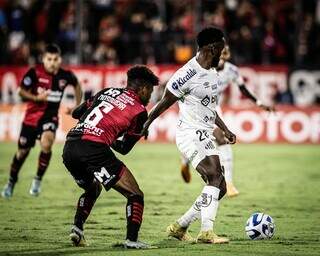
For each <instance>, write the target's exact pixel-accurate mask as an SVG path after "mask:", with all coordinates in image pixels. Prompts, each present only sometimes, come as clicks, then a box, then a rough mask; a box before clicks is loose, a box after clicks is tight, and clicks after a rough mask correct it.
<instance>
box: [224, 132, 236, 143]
mask: <svg viewBox="0 0 320 256" xmlns="http://www.w3.org/2000/svg"><path fill="white" fill-rule="evenodd" d="M224 136H225V137H226V139H227V141H228V143H229V144H234V143H236V140H237V137H236V135H235V134H234V133H232V132H231V131H229V130H227V131H225V132H224Z"/></svg>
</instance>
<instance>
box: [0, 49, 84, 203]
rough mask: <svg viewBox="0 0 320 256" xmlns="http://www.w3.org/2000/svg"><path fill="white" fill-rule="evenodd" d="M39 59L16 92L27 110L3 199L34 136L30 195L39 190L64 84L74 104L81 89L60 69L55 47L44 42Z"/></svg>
mask: <svg viewBox="0 0 320 256" xmlns="http://www.w3.org/2000/svg"><path fill="white" fill-rule="evenodd" d="M42 61H43V64H42V65H39V66H37V67H35V68H31V69H29V71H28V72H27V73H26V74H25V75H24V77H23V79H22V82H21V85H20V89H19V95H20V96H21V97H22V98H23V99H24V100H26V101H27V109H26V112H25V117H24V120H23V123H22V128H21V133H20V137H19V141H18V150H17V152H16V153H15V155H14V158H13V160H12V163H11V168H10V177H9V181H8V183H7V184H6V186H5V187H4V189H3V191H2V193H1V195H2V196H3V197H5V198H9V197H11V196H12V194H13V189H14V186H15V184H16V182H17V180H18V173H19V171H20V169H21V167H22V165H23V163H24V161H25V159H26V158H27V156H28V154H29V152H30V149H31V148H32V147H34V145H35V142H36V139H40V147H41V151H40V155H39V162H38V171H37V174H36V176H35V178H34V179H33V181H32V184H31V188H30V194H31V195H34V196H37V195H38V194H39V193H40V185H41V179H42V177H43V175H44V173H45V171H46V169H47V168H48V165H49V161H50V158H51V148H52V144H53V142H54V139H55V132H56V130H57V128H58V110H59V106H60V102H61V99H62V96H63V92H64V89H65V88H66V86H68V85H71V86H73V87H74V88H75V96H76V103H77V105H78V104H79V103H80V102H81V96H82V91H81V88H80V85H79V83H78V80H77V78H76V77H75V75H74V74H73V73H72V72H71V71H68V70H64V69H62V68H60V66H61V61H62V59H61V54H60V49H59V47H58V46H56V45H54V44H50V45H47V46H46V48H45V52H44V54H43V57H42ZM69 112H70V113H71V111H69Z"/></svg>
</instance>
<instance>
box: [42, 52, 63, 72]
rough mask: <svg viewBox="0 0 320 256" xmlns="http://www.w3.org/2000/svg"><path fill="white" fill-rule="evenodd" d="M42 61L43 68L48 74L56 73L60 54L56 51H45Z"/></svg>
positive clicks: (59, 63)
mask: <svg viewBox="0 0 320 256" xmlns="http://www.w3.org/2000/svg"><path fill="white" fill-rule="evenodd" d="M42 61H43V65H44V68H45V70H46V71H47V72H48V73H50V74H56V73H57V72H58V70H59V68H60V66H61V56H60V55H59V54H57V53H49V52H47V53H45V54H44V55H43V58H42Z"/></svg>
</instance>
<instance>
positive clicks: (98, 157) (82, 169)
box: [62, 140, 125, 190]
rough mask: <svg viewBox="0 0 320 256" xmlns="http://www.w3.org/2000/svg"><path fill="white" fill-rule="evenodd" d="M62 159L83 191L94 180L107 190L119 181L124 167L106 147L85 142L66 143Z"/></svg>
mask: <svg viewBox="0 0 320 256" xmlns="http://www.w3.org/2000/svg"><path fill="white" fill-rule="evenodd" d="M62 158H63V163H64V165H65V166H66V168H67V169H68V171H69V172H70V173H71V175H72V176H73V178H74V179H75V181H76V182H77V184H78V185H79V187H81V188H83V189H86V188H87V187H89V186H90V185H91V184H92V182H93V179H94V178H95V179H96V180H98V181H99V182H100V183H101V184H102V185H103V186H104V188H105V189H106V190H109V189H110V188H111V187H112V186H113V185H114V184H116V183H117V182H118V181H119V179H120V178H121V175H122V172H123V170H124V167H125V165H124V164H123V163H122V162H121V161H120V160H119V159H118V158H117V157H116V156H115V154H114V153H113V152H112V150H111V149H110V148H109V147H108V146H107V145H105V144H102V143H97V142H93V141H87V140H74V141H66V143H65V145H64V148H63V155H62Z"/></svg>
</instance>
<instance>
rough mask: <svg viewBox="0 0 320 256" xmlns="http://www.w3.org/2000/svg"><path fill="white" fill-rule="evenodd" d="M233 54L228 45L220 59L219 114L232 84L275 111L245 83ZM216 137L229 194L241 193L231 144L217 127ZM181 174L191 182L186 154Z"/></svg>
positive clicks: (231, 195) (215, 130)
mask: <svg viewBox="0 0 320 256" xmlns="http://www.w3.org/2000/svg"><path fill="white" fill-rule="evenodd" d="M230 57H231V54H230V50H229V47H228V46H227V45H226V46H225V48H224V49H223V51H222V53H221V57H220V61H219V65H218V67H217V71H218V73H219V77H220V80H221V86H219V88H218V91H219V96H218V106H217V108H216V111H217V112H218V114H219V116H220V117H221V118H222V111H221V107H220V106H221V103H222V99H221V98H222V93H223V92H224V91H225V90H226V89H227V88H228V86H230V85H234V86H238V88H239V90H240V91H241V93H242V94H243V95H244V96H246V97H247V98H249V99H250V100H251V101H252V102H254V103H255V104H256V105H257V106H259V107H260V108H262V109H263V110H266V111H273V110H274V108H273V107H271V106H267V105H264V104H262V103H261V101H260V100H258V99H257V98H256V97H255V96H254V95H252V93H250V91H249V90H248V89H247V87H246V86H245V84H244V80H243V78H242V76H241V75H240V74H239V69H238V67H237V66H235V65H234V64H232V63H230V62H228V60H229V59H230ZM213 134H214V137H215V141H216V144H217V146H218V150H219V152H220V162H221V165H222V166H223V168H224V176H225V180H226V183H227V196H229V197H234V196H237V195H238V194H239V191H238V190H237V189H236V187H235V186H234V184H233V177H232V176H233V154H232V148H231V145H230V144H229V143H228V141H227V140H226V139H225V137H224V134H223V132H222V131H221V130H220V129H219V127H216V128H215V129H214V132H213ZM180 170H181V175H182V177H183V179H184V181H185V182H186V183H189V182H190V180H191V173H190V168H189V160H188V159H187V158H186V157H185V156H183V155H182V156H181V168H180Z"/></svg>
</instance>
